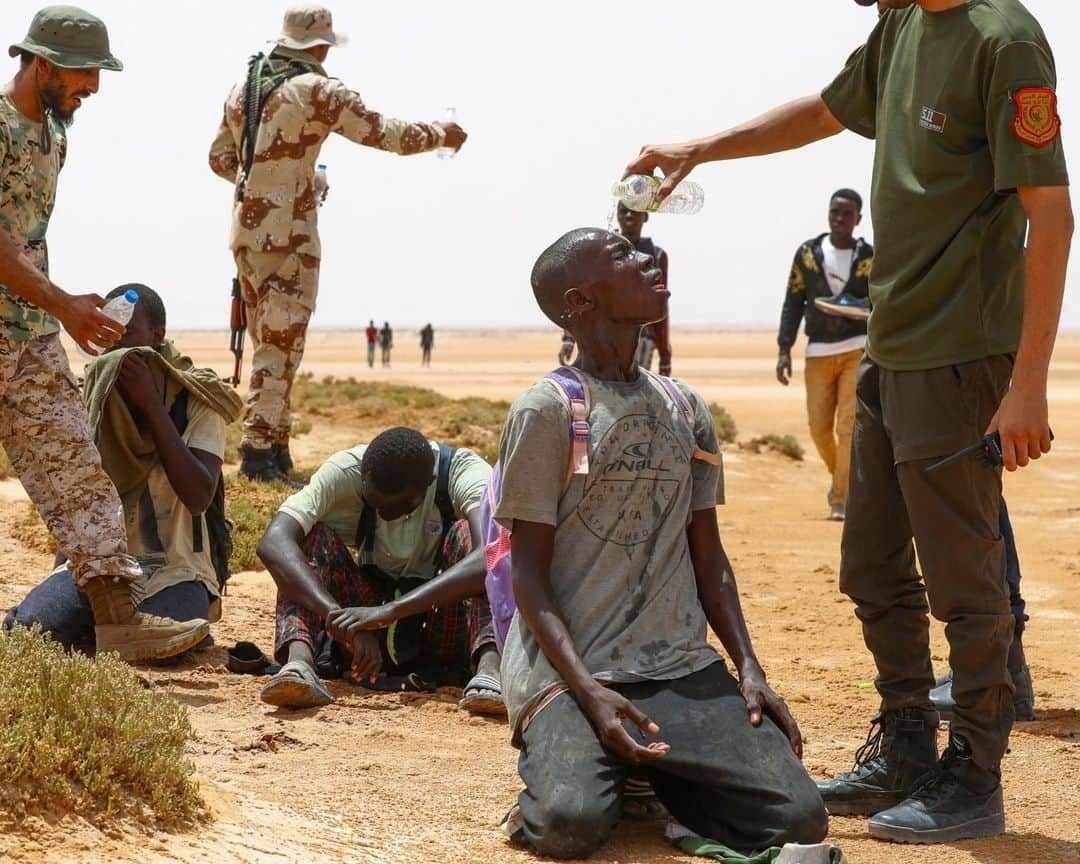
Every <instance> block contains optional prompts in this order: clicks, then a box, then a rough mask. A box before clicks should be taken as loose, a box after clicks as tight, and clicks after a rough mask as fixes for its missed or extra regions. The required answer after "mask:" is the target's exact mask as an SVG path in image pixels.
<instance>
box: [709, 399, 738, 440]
mask: <svg viewBox="0 0 1080 864" xmlns="http://www.w3.org/2000/svg"><path fill="white" fill-rule="evenodd" d="M709 413H710V414H712V418H713V423H715V424H716V437H717V438H719V439H720V441H721V442H722V443H724V444H732V443H734V441H735V436H736V435H738V434H739V433H738V429H736V428H735V418H734V417H732V416H731V415H730V414H729V413H728V411H727V408H725V407H723V406H722V405H717V404H716V403H715V402H710V403H709Z"/></svg>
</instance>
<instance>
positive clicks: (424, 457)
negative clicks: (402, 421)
mask: <svg viewBox="0 0 1080 864" xmlns="http://www.w3.org/2000/svg"><path fill="white" fill-rule="evenodd" d="M434 470H435V453H434V451H433V450H432V449H431V444H430V443H428V440H427V438H425V437H424V436H423V435H421V434H420V433H419V432H418V431H416V430H415V429H410V428H409V427H408V426H394V427H392V428H390V429H387V430H386V431H385V432H382V433H380V434H379V435H377V436H375V439H374V440H373V441H372V442H371V443H370V444H368V446H367V447H366V448H365V450H364V456H363V458H362V459H361V460H360V474H361V476H362V477H363V478H364V482H365V483H367V482H368V481H370V482H371V483H373V484H374V485H375V488H376V489H378V490H379V491H380V492H381V493H382V494H383V495H399V494H401V493H402V492H406V491H415V492H422V491H424V490H425V489H427V487H428V486H429V485H430V484H431V477H432V472H433V471H434Z"/></svg>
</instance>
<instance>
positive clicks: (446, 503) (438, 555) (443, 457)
mask: <svg viewBox="0 0 1080 864" xmlns="http://www.w3.org/2000/svg"><path fill="white" fill-rule="evenodd" d="M456 452H457V450H456V449H455V448H453V447H450V446H449V445H447V444H439V473H438V475H437V478H436V480H435V506H436V507H438V508H439V515H440V516H441V517H442V533H441V534H440V535H439V545H438V547H437V548H436V549H435V572H436V573H437V572H439V571H440V570H443V569H445V565H446V561H445V560H444V558H443V545H444V544H445V543H446V535H447V534H448V533H450V528H451V526H452V525H453V524H454V522H455V521H457V516H456V515H455V514H454V502H453V501H452V500H451V499H450V463H451V462H453V461H454V454H455V453H456Z"/></svg>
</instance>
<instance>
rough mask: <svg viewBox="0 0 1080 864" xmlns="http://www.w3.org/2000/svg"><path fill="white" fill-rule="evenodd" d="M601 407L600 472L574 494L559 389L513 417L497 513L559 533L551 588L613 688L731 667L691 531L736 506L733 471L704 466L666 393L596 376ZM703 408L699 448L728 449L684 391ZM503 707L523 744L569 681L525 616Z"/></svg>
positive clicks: (513, 643)
mask: <svg viewBox="0 0 1080 864" xmlns="http://www.w3.org/2000/svg"><path fill="white" fill-rule="evenodd" d="M585 378H586V380H587V382H588V386H589V393H590V396H591V399H592V411H591V413H590V415H589V421H590V424H591V427H592V429H591V435H590V443H589V473H588V475H587V476H585V475H575V476H574V477H573V479H572V480H571V483H570V486H569V488H568V489H567V490H566V492H565V494H564V493H563V484H564V482H565V478H566V466H567V464H568V461H569V457H570V425H569V424H570V415H569V411H568V409H567V406H566V402H565V400H564V399H563V397H562V396H561V395H560V394H559V393H558V391H557V390H556V389H555V387H554V386H553V385H552V384H551V383H550V382H548V381H541V382H539V383H537V384H535V385H533V386H532V387H531V388H530V389H529V390H527V391H526V392H525V393H524V394H523V395H522V396H521V397H519V398H518V400H517V401H516V402H515V403H514V404H513V406H512V407H511V409H510V414H509V416H508V417H507V420H506V426H505V427H504V429H503V434H502V441H501V443H500V446H499V459H500V462H501V465H502V495H501V497H500V499H499V502H498V506H497V508H496V511H495V517H496V519H497V520H498V521H499V523H500V524H502V525H503V526H505V527H506V528H507V529H509V530H510V531H513V523H514V520H516V519H521V520H524V521H527V522H539V523H542V524H546V525H553V526H555V549H554V553H553V556H552V562H551V573H550V578H551V586H552V589H553V590H554V592H555V597H556V599H557V600H558V603H559V606H560V608H561V609H562V612H563V615H564V616H565V618H566V621H567V624H568V626H569V629H570V635H571V637H572V638H573V640H574V645H575V646H576V648H577V651H578V653H579V654H580V655H581V658H582V660H583V661H584V663H585V666H586V667H587V668H588V669H589V671H590V672H592V673H593V675H594V676H595V677H596V678H597V679H598V680H602V681H614V682H633V681H643V680H657V679H658V680H671V679H675V678H682V677H685V676H686V675H690V674H692V673H694V672H697V671H699V670H700V669H703V668H705V667H706V666H708V665H709V664H711V663H714V662H716V661H717V660H718V659H719V655H718V654H717V653H716V651H715V650H714V649H713V648H712V647H710V646H709V644H708V642H707V638H706V629H707V622H706V619H705V612H704V610H703V609H702V607H701V602H700V600H699V599H698V591H697V583H696V581H695V578H694V568H693V565H692V563H691V560H690V548H689V542H688V540H687V536H686V529H687V526H688V525H689V523H690V515H691V513H692V512H693V511H695V510H711V509H713V508H714V507H715V506H716V505H717V504H721V503H723V497H724V493H723V480H724V477H723V469H722V468H721V467H720V466H714V465H710V464H708V463H707V462H704V461H701V460H695V459H693V458H692V454H693V451H694V433H692V432H691V430H690V427H689V425H688V424H687V422H686V421H685V419H684V418H683V416H682V414H681V413H680V412H679V409H678V406H677V405H676V404H675V402H674V401H673V400H672V398H671V396H670V395H669V394H668V393H667V392H666V391H664V390H663V385H661V384H658V383H656V382H654V381H652V380H651V379H650V378H649V376H647V375H645V374H644V373H642V374H641V376H640V377H639V378H638V380H637V381H635V382H634V383H631V384H623V383H613V382H606V381H600V380H597V379H596V378H592V377H591V376H585ZM678 386H679V387H680V389H681V390H682V392H683V393H684V394H685V395H686V397H687V400H688V401H689V403H690V405H691V407H692V408H693V410H694V416H695V428H696V437H697V443H698V446H700V447H701V448H702V449H704V450H707V451H709V452H710V453H716V452H718V450H719V446H718V442H717V438H716V428H715V426H714V424H713V420H712V416H711V415H710V413H709V410H708V407H707V406H706V405H705V402H704V400H703V399H702V398H701V397H700V396H699V395H698V394H697V393H696V392H695V391H694V390H693V389H691V388H690V387H687V386H686V385H685V384H681V383H680V384H679V385H678ZM502 681H503V695H504V697H505V699H506V704H507V708H508V709H509V712H510V729H511V735H512V737H513V738H514V739H515V740H516V739H517V737H518V727H519V724H520V721H521V718H522V716H523V714H524V713H527V711H528V709H530V708H531V707H532V706H534V705H535V704H536V703H537V702H538V701H539V700H540V699H542V698H543V696H544V695H545V693H546V692H548V691H549V690H551V688H552V687H553V686H555V685H558V684H559V683H560V682H561V676H560V675H559V673H558V672H557V671H556V670H555V668H554V667H553V666H552V665H551V664H550V663H549V662H548V660H547V658H546V657H545V656H544V655H543V653H542V652H541V651H540V648H539V646H538V645H537V643H536V640H535V638H534V637H533V635H532V633H531V631H530V630H529V628H528V627H527V626H526V625H525V622H524V621H523V620H522V618H521V616H520V615H519V614H518V615H515V616H514V620H513V621H512V622H511V625H510V631H509V633H508V634H507V639H506V647H505V649H504V651H503V658H502Z"/></svg>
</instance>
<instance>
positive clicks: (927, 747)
mask: <svg viewBox="0 0 1080 864" xmlns="http://www.w3.org/2000/svg"><path fill="white" fill-rule="evenodd" d="M937 728H938V715H937V712H936V711H926V710H923V709H920V708H902V709H901V710H899V711H884V712H882V713H881V714H878V715H877V716H876V717H875V718H874V719H873V720H872V721H871V725H870V733H869V734H868V735H867V736H866V743H865V744H863V745H862V746H861V747H860V748H859V749H858V750H857V751H855V765H854V766H853V767H852V769H851V771H848V772H847V773H846V774H841V775H840V776H839V777H835V778H833V779H832V780H819V781H817V787H818V791H819V792H820V793H821V797H822V798H823V799H824V801H825V806H826V807H827V808H828V810H829V813H831V814H832V815H833V816H869V815H872V814H874V813H877V812H879V811H881V810H886V809H888V808H889V807H893V806H895V805H897V804H899V803H900V802H901V801H903V800H904V799H905V798H907V797H908V795H909V794H910V792H911V789H912V787H913V786H914V785H915V783H916V781H917V780H918V779H919V778H920V777H922V776H923V775H925V774H926V773H927V772H928V771H930V770H931V769H932V768H933V767H934V765H935V764H937Z"/></svg>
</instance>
